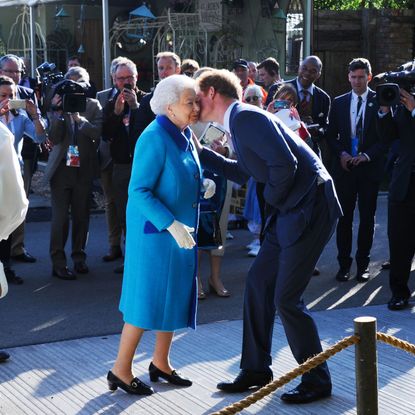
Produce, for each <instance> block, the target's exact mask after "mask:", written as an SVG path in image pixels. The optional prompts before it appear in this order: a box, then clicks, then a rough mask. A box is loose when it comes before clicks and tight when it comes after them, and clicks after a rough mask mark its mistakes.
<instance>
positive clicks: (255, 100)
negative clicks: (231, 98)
mask: <svg viewBox="0 0 415 415" xmlns="http://www.w3.org/2000/svg"><path fill="white" fill-rule="evenodd" d="M258 100H259V97H257V96H256V95H254V96H252V97H246V98H245V102H251V101H252V102H257V101H258Z"/></svg>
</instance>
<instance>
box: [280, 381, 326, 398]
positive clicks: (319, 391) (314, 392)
mask: <svg viewBox="0 0 415 415" xmlns="http://www.w3.org/2000/svg"><path fill="white" fill-rule="evenodd" d="M330 395H331V386H325V387H321V386H312V385H306V384H304V383H300V384H299V385H298V386H297V387H296V388H294V389H292V390H290V391H289V392H285V393H283V394H282V395H281V399H282V400H283V401H284V402H286V403H309V402H314V401H318V400H319V399H323V398H327V397H329V396H330Z"/></svg>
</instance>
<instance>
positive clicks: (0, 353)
mask: <svg viewBox="0 0 415 415" xmlns="http://www.w3.org/2000/svg"><path fill="white" fill-rule="evenodd" d="M9 357H10V355H9V354H8V353H7V352H5V351H4V350H0V363H3V362H5V361H6V360H8V359H9Z"/></svg>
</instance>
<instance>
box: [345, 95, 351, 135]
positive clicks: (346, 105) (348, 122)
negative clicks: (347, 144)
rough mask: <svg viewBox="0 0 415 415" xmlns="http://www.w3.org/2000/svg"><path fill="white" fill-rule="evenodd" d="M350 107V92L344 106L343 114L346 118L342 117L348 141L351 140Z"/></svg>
mask: <svg viewBox="0 0 415 415" xmlns="http://www.w3.org/2000/svg"><path fill="white" fill-rule="evenodd" d="M351 105H352V92H351V91H350V92H349V93H348V94H347V95H346V101H345V105H344V112H345V113H346V116H345V117H344V120H345V122H346V137H349V140H351V138H352V120H351V118H350V106H351Z"/></svg>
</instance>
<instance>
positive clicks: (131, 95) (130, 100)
mask: <svg viewBox="0 0 415 415" xmlns="http://www.w3.org/2000/svg"><path fill="white" fill-rule="evenodd" d="M120 95H123V96H124V100H125V101H126V102H127V104H128V105H129V107H130V108H131V109H132V110H134V109H136V108H138V102H137V94H136V93H135V91H134V90H133V89H127V88H124V89H123V91H122V94H120Z"/></svg>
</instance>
